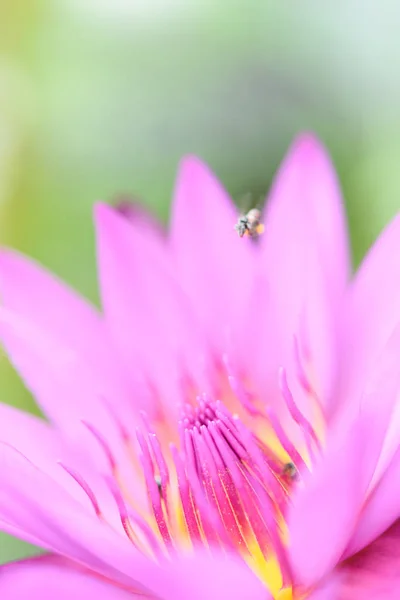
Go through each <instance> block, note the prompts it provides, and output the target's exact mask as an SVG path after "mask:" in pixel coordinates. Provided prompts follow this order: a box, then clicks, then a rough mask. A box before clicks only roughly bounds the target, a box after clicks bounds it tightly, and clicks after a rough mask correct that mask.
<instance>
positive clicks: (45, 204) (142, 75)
mask: <svg viewBox="0 0 400 600" xmlns="http://www.w3.org/2000/svg"><path fill="white" fill-rule="evenodd" d="M399 18H400V5H398V4H397V3H396V2H395V1H394V0H393V1H390V0H383V1H381V2H380V3H378V2H376V1H375V0H374V1H372V0H364V1H363V2H361V0H359V1H356V0H338V1H337V2H335V3H333V2H331V3H322V2H320V1H319V0H313V1H311V0H303V1H302V2H294V1H288V2H280V1H278V0H276V1H274V2H272V1H269V0H248V1H247V2H244V0H240V1H239V0H229V1H228V0H225V1H224V0H202V1H196V0H15V1H14V2H5V1H3V2H0V210H1V214H0V241H1V243H2V244H7V245H11V246H13V247H16V248H19V249H21V250H23V251H24V252H26V253H27V254H29V255H31V256H33V257H35V258H37V259H39V260H40V261H41V262H42V263H44V264H45V265H46V266H48V267H50V268H51V269H53V270H54V271H55V272H57V273H58V274H60V275H61V276H62V277H64V278H65V279H66V280H67V281H68V282H70V283H71V284H72V285H74V286H75V287H77V288H78V289H79V290H81V291H82V292H83V293H84V294H85V295H87V296H88V297H90V298H92V299H94V300H96V274H95V261H94V248H93V241H94V237H93V230H92V222H91V206H92V204H93V202H94V201H95V200H97V199H105V200H110V199H112V198H113V197H115V195H116V194H119V193H130V194H133V195H135V196H137V197H139V198H141V199H142V200H143V202H144V203H145V204H146V205H147V206H148V207H149V208H150V209H151V210H152V211H154V213H156V214H157V215H158V216H159V217H160V218H162V219H163V220H166V219H167V216H168V210H169V204H170V199H171V192H172V187H173V181H174V176H175V171H176V167H177V163H178V160H179V158H180V157H181V156H182V155H183V154H185V153H188V152H190V153H196V154H198V155H200V156H201V157H203V158H204V159H205V160H206V161H207V162H208V163H209V164H210V165H211V166H212V168H213V169H214V171H215V172H216V173H217V174H218V176H219V177H220V178H221V179H222V180H223V182H224V183H225V185H226V186H227V188H228V190H229V191H230V192H231V194H232V196H233V197H234V198H235V199H239V198H241V197H243V196H244V195H246V194H248V193H249V192H250V193H252V194H254V196H255V197H257V198H258V197H259V196H260V194H261V193H264V192H265V191H266V190H267V189H268V186H269V184H270V181H271V177H272V174H273V173H274V171H275V169H276V167H277V165H278V163H279V161H280V160H281V158H282V156H283V154H284V152H285V150H286V149H287V146H288V144H289V142H290V140H291V139H292V138H293V136H294V135H295V134H296V133H297V132H298V131H300V130H302V129H312V130H314V131H316V132H317V133H318V134H319V136H320V137H321V138H322V139H323V140H324V142H325V143H326V144H327V145H328V147H329V149H330V151H331V153H332V156H333V158H334V161H335V164H336V166H337V169H338V171H339V174H340V178H341V181H342V185H343V189H344V194H345V198H346V202H347V207H348V214H349V220H350V226H351V235H352V242H353V249H354V260H355V263H358V262H359V260H360V258H361V257H362V255H363V254H364V252H365V250H366V249H367V248H368V246H369V245H370V244H371V242H372V241H373V239H374V238H375V237H376V235H377V234H378V232H379V231H380V229H381V228H382V227H383V225H384V224H385V223H386V222H387V221H388V220H389V219H390V217H391V216H392V215H393V214H394V213H395V212H396V211H397V210H398V209H399V208H400V169H399V165H398V163H399V160H400V113H399V109H398V107H399V105H400V38H399V35H398V22H399ZM0 385H1V391H2V397H1V399H2V400H4V401H7V402H11V403H13V404H15V405H17V406H22V407H25V408H27V409H29V410H35V409H34V404H33V401H32V399H31V398H30V397H29V395H28V394H27V392H25V391H24V388H23V386H22V384H21V383H20V382H19V380H18V378H17V376H16V375H15V374H14V373H13V371H12V369H11V368H10V367H9V366H8V364H7V362H6V360H5V359H4V360H2V361H0ZM0 477H1V474H0ZM27 552H29V549H28V548H27V547H26V546H22V545H21V543H20V542H17V541H15V540H11V539H9V538H6V537H5V536H3V537H0V562H4V561H5V560H8V559H10V558H16V557H19V556H21V555H24V554H26V553H27Z"/></svg>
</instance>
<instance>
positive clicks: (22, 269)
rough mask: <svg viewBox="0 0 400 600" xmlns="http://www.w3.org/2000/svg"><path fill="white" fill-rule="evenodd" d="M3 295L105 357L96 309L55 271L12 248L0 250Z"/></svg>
mask: <svg viewBox="0 0 400 600" xmlns="http://www.w3.org/2000/svg"><path fill="white" fill-rule="evenodd" d="M0 297H1V303H2V305H3V306H6V307H7V308H9V309H11V310H12V311H13V312H15V313H18V314H20V315H21V316H22V317H24V318H26V319H27V320H31V321H34V322H35V324H36V325H37V327H38V328H40V329H43V330H45V331H46V330H47V331H51V332H52V335H54V337H57V338H59V339H62V340H63V341H64V343H65V344H68V345H70V346H73V347H74V348H76V350H77V351H79V352H80V353H82V354H84V355H85V356H86V357H92V358H93V359H95V358H100V356H99V355H101V353H103V355H101V358H102V359H104V349H105V347H106V340H105V332H104V330H103V324H102V322H101V318H100V315H99V314H98V312H97V311H96V309H95V308H94V307H92V306H91V305H90V304H89V303H88V302H86V301H85V300H84V299H83V298H81V297H79V296H78V294H77V293H76V292H75V291H73V290H72V289H70V288H68V286H67V285H66V284H64V283H63V282H61V281H59V280H58V279H57V278H56V276H55V275H52V274H50V273H47V272H46V270H45V269H44V268H42V267H41V266H40V265H38V264H36V263H35V262H34V261H32V260H30V259H28V258H26V257H24V256H22V255H20V254H18V253H17V252H14V251H12V250H1V251H0Z"/></svg>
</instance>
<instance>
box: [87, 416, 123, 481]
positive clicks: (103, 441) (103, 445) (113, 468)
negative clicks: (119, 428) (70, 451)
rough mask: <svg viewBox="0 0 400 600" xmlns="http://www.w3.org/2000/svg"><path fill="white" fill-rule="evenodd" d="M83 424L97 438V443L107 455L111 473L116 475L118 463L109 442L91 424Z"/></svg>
mask: <svg viewBox="0 0 400 600" xmlns="http://www.w3.org/2000/svg"><path fill="white" fill-rule="evenodd" d="M81 422H82V424H83V425H84V426H85V427H86V429H88V430H89V431H90V433H91V434H92V435H93V436H94V437H95V439H96V440H97V442H98V443H99V444H100V446H101V448H102V450H103V452H104V454H105V455H106V458H107V460H108V463H109V465H110V469H111V471H112V472H113V473H115V472H116V470H117V463H116V460H115V458H114V455H113V453H112V451H111V448H110V446H109V445H108V443H107V440H106V439H105V437H104V436H103V435H102V434H101V433H100V432H99V431H98V430H97V429H96V428H95V427H94V426H93V425H92V424H91V423H88V422H87V421H81Z"/></svg>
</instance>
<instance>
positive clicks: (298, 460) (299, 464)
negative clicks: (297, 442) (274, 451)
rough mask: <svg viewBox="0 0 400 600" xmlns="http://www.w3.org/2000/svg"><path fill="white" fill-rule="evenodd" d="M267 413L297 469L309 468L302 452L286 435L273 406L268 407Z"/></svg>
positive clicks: (280, 441)
mask: <svg viewBox="0 0 400 600" xmlns="http://www.w3.org/2000/svg"><path fill="white" fill-rule="evenodd" d="M267 415H268V418H269V421H270V423H271V425H272V428H273V430H274V432H275V435H276V437H277V438H278V440H279V443H280V444H281V446H282V448H283V449H284V450H285V452H286V453H287V454H288V455H289V456H290V458H291V460H292V461H293V463H294V464H295V466H296V468H297V470H298V471H300V470H301V469H305V470H307V465H306V463H305V462H304V460H303V458H302V456H301V454H300V453H299V452H298V451H297V449H296V447H295V446H294V445H293V444H292V442H291V441H290V439H289V438H288V436H287V435H286V433H285V430H284V429H283V427H282V425H281V423H280V421H279V419H278V417H277V416H276V415H275V413H274V412H273V410H272V409H271V408H268V409H267Z"/></svg>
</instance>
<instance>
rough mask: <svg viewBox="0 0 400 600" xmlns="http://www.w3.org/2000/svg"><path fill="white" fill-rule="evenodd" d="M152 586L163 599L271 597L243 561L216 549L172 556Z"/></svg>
mask: <svg viewBox="0 0 400 600" xmlns="http://www.w3.org/2000/svg"><path fill="white" fill-rule="evenodd" d="M153 589H154V591H155V592H157V593H158V594H159V595H160V597H162V598H163V599H165V600H189V598H190V600H206V599H207V598H218V600H243V598H249V599H250V598H251V600H272V597H271V596H270V594H269V593H268V590H267V589H266V587H265V585H264V584H263V583H262V582H261V581H260V580H259V579H258V577H257V576H256V575H254V573H253V572H252V571H251V570H250V569H249V567H248V566H247V565H246V564H245V563H244V562H243V561H241V560H240V559H239V558H238V557H236V556H232V555H229V554H226V555H222V554H219V553H217V552H215V553H214V552H213V555H212V556H211V554H210V553H209V552H206V551H196V552H195V553H193V554H191V555H186V556H185V555H178V556H176V557H174V559H173V560H172V561H171V562H169V563H168V564H167V565H166V566H165V568H162V569H160V571H159V572H158V573H157V575H156V578H155V582H154V588H153Z"/></svg>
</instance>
